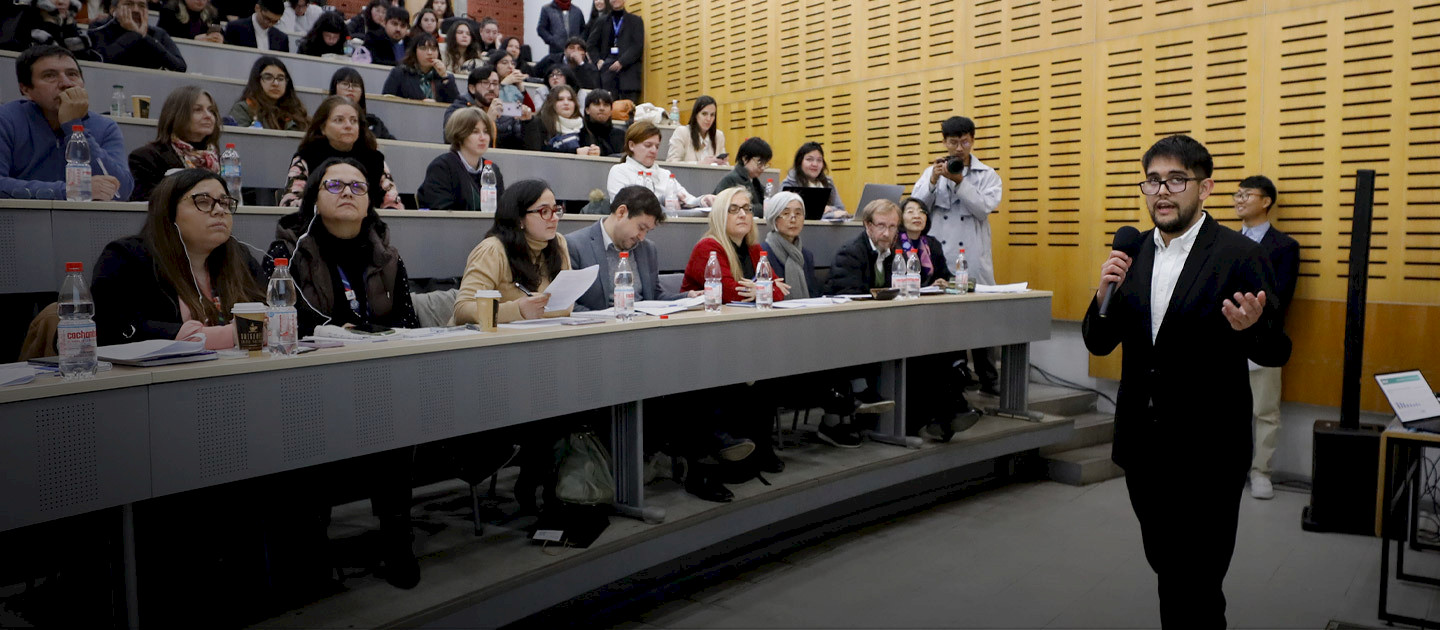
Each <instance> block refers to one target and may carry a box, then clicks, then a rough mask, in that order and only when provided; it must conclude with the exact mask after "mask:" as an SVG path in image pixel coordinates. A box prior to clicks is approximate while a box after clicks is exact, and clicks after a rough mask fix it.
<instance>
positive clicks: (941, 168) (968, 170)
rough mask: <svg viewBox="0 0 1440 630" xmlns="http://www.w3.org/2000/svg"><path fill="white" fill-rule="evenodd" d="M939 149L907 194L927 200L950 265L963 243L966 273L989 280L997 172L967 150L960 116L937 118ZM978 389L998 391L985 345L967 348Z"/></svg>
mask: <svg viewBox="0 0 1440 630" xmlns="http://www.w3.org/2000/svg"><path fill="white" fill-rule="evenodd" d="M940 137H941V139H942V141H943V142H944V144H945V155H944V156H943V157H940V158H936V160H935V163H934V164H931V165H930V167H929V168H926V169H925V172H924V173H921V174H920V180H919V181H917V182H915V188H914V190H913V192H911V195H910V196H911V197H912V198H914V199H918V200H920V201H921V202H922V203H924V204H926V205H928V206H930V236H933V237H935V238H936V239H938V240H939V241H940V246H941V248H942V253H944V254H945V260H946V261H948V262H949V264H950V265H951V268H950V270H951V271H952V272H953V271H954V270H955V267H954V265H955V264H956V261H957V260H958V259H959V256H956V255H955V254H957V253H959V251H960V248H961V247H964V248H965V260H966V262H968V263H969V270H970V277H971V278H972V279H973V280H974V281H975V282H977V283H979V284H995V264H994V262H993V261H991V259H990V213H991V212H994V211H995V208H996V207H998V206H999V205H1000V197H1001V195H1002V194H1003V192H1004V189H1003V187H1002V185H1001V182H1000V175H999V174H998V173H996V172H995V169H993V168H990V167H989V166H986V165H985V164H984V163H983V162H981V161H980V159H979V158H977V157H975V156H974V155H973V154H972V153H971V151H972V150H973V148H974V146H975V123H974V122H973V121H971V120H970V119H969V118H965V117H964V116H951V117H949V118H946V119H945V122H942V123H940ZM971 354H973V355H974V358H975V376H976V378H977V380H979V381H980V391H981V392H984V393H986V394H989V395H992V396H998V395H999V390H998V389H996V387H995V382H996V379H997V378H998V374H997V371H996V369H995V364H994V363H992V362H991V361H990V351H989V349H988V348H976V349H975V350H972V351H971Z"/></svg>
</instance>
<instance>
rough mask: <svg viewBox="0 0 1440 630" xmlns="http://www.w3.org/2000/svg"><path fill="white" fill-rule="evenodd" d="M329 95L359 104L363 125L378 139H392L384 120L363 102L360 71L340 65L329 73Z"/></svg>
mask: <svg viewBox="0 0 1440 630" xmlns="http://www.w3.org/2000/svg"><path fill="white" fill-rule="evenodd" d="M330 95H331V96H337V95H338V96H343V97H345V98H348V99H350V100H351V101H352V102H354V103H355V104H357V105H359V106H360V110H361V111H363V112H364V113H365V126H366V127H369V128H370V133H372V134H374V135H375V137H376V138H377V139H379V140H394V139H395V135H394V134H392V133H390V129H389V128H388V127H386V126H385V121H383V120H380V117H379V116H376V115H375V114H372V113H370V108H369V107H368V106H367V105H366V104H365V77H364V76H361V74H360V71H359V70H356V69H354V68H350V67H341V68H340V69H338V70H336V71H335V74H332V75H330Z"/></svg>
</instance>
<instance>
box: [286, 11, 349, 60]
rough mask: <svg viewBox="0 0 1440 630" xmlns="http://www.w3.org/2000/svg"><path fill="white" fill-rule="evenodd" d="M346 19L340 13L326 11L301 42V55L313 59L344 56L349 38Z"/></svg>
mask: <svg viewBox="0 0 1440 630" xmlns="http://www.w3.org/2000/svg"><path fill="white" fill-rule="evenodd" d="M349 34H350V33H349V29H348V28H347V27H346V26H345V18H343V17H340V14H339V13H335V12H333V11H326V12H324V13H321V14H320V17H319V18H318V19H316V20H315V26H312V27H310V32H309V33H306V34H305V38H304V39H301V40H300V49H299V53H300V54H302V55H309V56H311V57H319V56H320V55H344V54H345V40H346V38H348V37H349Z"/></svg>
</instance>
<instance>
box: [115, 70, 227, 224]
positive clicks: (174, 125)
mask: <svg viewBox="0 0 1440 630" xmlns="http://www.w3.org/2000/svg"><path fill="white" fill-rule="evenodd" d="M219 147H220V110H218V109H216V108H215V100H214V99H212V98H210V93H209V92H206V91H205V90H202V89H200V88H199V87H197V86H194V85H187V86H184V87H181V88H177V89H176V90H175V91H174V92H171V93H170V96H167V97H165V106H164V107H162V108H161V109H160V121H159V124H158V125H156V133H155V141H154V142H151V143H149V144H146V145H144V146H142V147H140V148H138V149H135V150H134V151H132V152H130V174H131V175H132V176H134V177H135V190H134V191H133V192H131V193H130V200H131V201H145V200H146V199H149V198H150V193H151V191H152V190H154V189H155V186H156V185H158V184H159V183H160V180H161V179H164V178H165V174H166V173H168V172H170V171H173V170H177V169H184V168H199V169H204V170H207V171H210V172H213V173H219V172H220V156H219Z"/></svg>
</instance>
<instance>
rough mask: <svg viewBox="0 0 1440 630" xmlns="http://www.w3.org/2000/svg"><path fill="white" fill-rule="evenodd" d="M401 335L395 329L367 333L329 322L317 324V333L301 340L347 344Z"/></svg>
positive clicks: (381, 339) (372, 341)
mask: <svg viewBox="0 0 1440 630" xmlns="http://www.w3.org/2000/svg"><path fill="white" fill-rule="evenodd" d="M399 336H400V333H399V332H397V331H396V330H393V329H392V330H389V331H386V332H383V333H366V332H358V331H355V330H351V329H349V328H345V327H343V326H333V325H328V324H327V325H324V326H316V327H315V334H312V335H310V336H309V337H306V338H304V339H302V340H301V341H314V340H316V339H327V340H331V341H339V342H341V343H345V344H352V343H376V342H380V341H388V340H390V339H391V338H398V337H399Z"/></svg>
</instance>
